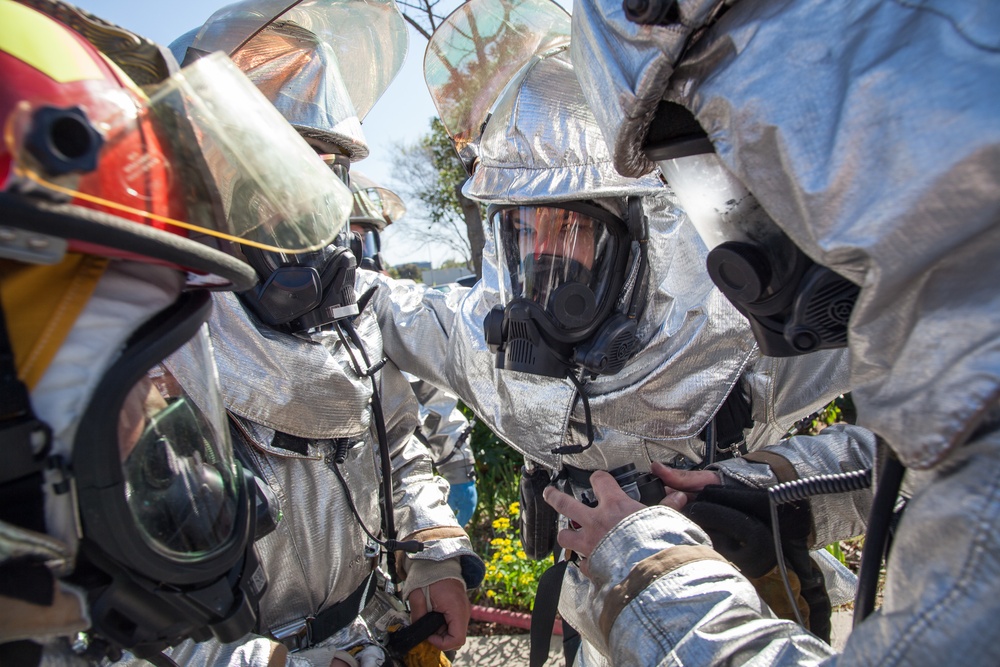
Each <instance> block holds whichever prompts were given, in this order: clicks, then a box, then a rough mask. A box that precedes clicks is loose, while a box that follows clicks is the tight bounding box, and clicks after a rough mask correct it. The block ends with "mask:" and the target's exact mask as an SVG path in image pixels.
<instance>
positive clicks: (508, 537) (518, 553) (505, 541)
mask: <svg viewBox="0 0 1000 667" xmlns="http://www.w3.org/2000/svg"><path fill="white" fill-rule="evenodd" d="M505 509H506V514H507V516H499V517H497V518H496V519H494V520H493V522H492V524H491V527H492V529H493V538H492V539H491V540H490V543H489V547H488V549H487V550H486V552H485V560H486V577H485V578H484V579H483V585H482V587H481V588H480V589H479V591H478V595H477V601H478V602H485V603H486V604H488V605H490V606H496V607H500V608H501V609H509V610H513V611H531V610H532V608H534V606H535V590H536V589H537V588H538V578H539V577H540V576H542V573H543V572H545V570H547V569H548V568H549V566H550V565H552V563H551V562H550V561H548V560H543V561H535V560H531V559H529V558H528V556H527V555H526V554H525V553H524V550H523V549H521V541H520V539H521V538H520V537H519V536H518V534H517V533H518V529H517V526H518V519H519V518H520V513H521V508H520V506H519V504H518V503H517V502H514V503H511V504H510V506H508V507H507V508H505ZM481 553H482V552H481Z"/></svg>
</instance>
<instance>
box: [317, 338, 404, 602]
mask: <svg viewBox="0 0 1000 667" xmlns="http://www.w3.org/2000/svg"><path fill="white" fill-rule="evenodd" d="M336 329H337V332H338V334H340V336H341V340H342V342H343V343H344V347H345V348H347V351H348V353H349V354H350V355H351V360H352V361H353V362H354V364H355V367H356V368H355V370H356V371H357V372H358V374H359V375H361V376H363V377H368V378H369V379H370V380H371V383H372V402H371V405H372V419H373V420H374V422H375V433H376V436H377V437H378V451H379V463H380V466H381V473H382V515H383V518H382V522H383V526H384V528H385V536H386V539H385V540H379V539H378V538H376V537H375V536H374V535H372V534H371V533H370V532H369V531H368V529H367V528H365V525H364V522H362V521H361V517H360V516H359V515H358V512H357V510H356V509H354V504H353V502H352V503H351V509H352V510H353V511H354V514H355V516H356V517H357V519H358V522H359V523H360V524H361V527H362V529H364V531H365V532H366V533H367V534H368V536H369V537H371V538H372V539H373V540H375V542H377V543H378V544H380V545H382V547H383V548H384V549H385V551H386V565H387V566H388V568H389V576H390V577H391V578H392V582H393V584H397V583H398V577H399V575H398V573H397V571H396V551H404V552H406V553H416V552H418V551H423V549H424V544H423V542H419V541H417V540H408V541H404V542H398V541H397V540H396V520H395V517H394V514H393V502H392V459H391V457H390V455H389V436H388V435H387V433H386V428H385V415H384V413H383V412H382V397H381V395H380V394H379V390H378V378H377V377H376V375H377V373H378V371H380V370H381V369H382V367H383V366H385V360H384V359H383V360H381V361H379V362H378V363H376V364H374V365H372V364H371V361H370V360H369V358H368V353H367V352H366V351H365V346H364V344H363V343H362V341H361V336H360V335H358V331H357V329H355V328H354V324H353V323H352V322H351V321H350V320H342V321H340V322H338V323H337V324H336ZM344 333H346V334H347V337H348V338H350V339H351V342H352V343H353V344H354V346H355V347H357V349H358V351H359V352H360V353H361V358H362V360H363V361H364V364H365V368H366V369H367V370H365V369H362V368H361V367H360V366H359V365H358V363H357V360H356V359H355V358H354V353H353V352H351V346H350V345H348V344H347V341H344V340H343V334H344ZM337 476H338V478H339V479H340V481H341V484H343V485H344V486H345V489H344V490H345V492H347V488H346V484H345V482H344V480H343V478H341V477H340V474H339V471H338V475H337ZM347 495H348V498H350V494H349V493H348V494H347Z"/></svg>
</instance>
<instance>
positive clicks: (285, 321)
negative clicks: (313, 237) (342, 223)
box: [240, 245, 358, 332]
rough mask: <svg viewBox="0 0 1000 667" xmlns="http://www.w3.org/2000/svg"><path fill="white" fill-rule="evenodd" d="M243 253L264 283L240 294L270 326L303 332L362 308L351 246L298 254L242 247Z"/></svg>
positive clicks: (349, 314)
mask: <svg viewBox="0 0 1000 667" xmlns="http://www.w3.org/2000/svg"><path fill="white" fill-rule="evenodd" d="M244 254H245V255H246V258H247V261H248V262H249V263H250V265H251V266H252V267H253V268H254V269H255V270H256V271H257V275H259V276H260V283H258V285H257V286H256V287H254V288H253V289H251V290H248V291H246V292H242V293H241V294H240V298H242V299H243V302H244V303H245V304H246V305H247V307H248V308H249V309H250V310H251V311H252V312H253V313H254V315H256V316H257V317H258V318H259V319H260V320H261V322H263V323H264V324H266V325H267V326H269V327H273V328H275V329H278V330H281V331H286V332H301V331H308V330H310V329H315V328H317V327H321V326H323V325H325V324H330V323H331V322H335V321H337V320H340V319H343V318H345V317H353V316H354V315H357V314H358V303H357V302H358V299H357V293H356V292H355V290H354V278H355V273H356V271H357V260H356V259H355V257H354V253H353V252H352V251H351V249H350V248H349V247H344V246H340V245H329V246H327V247H325V248H323V249H321V250H316V251H311V252H305V253H299V254H294V255H286V254H283V253H278V252H271V251H266V250H260V249H258V248H244Z"/></svg>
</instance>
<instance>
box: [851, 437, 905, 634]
mask: <svg viewBox="0 0 1000 667" xmlns="http://www.w3.org/2000/svg"><path fill="white" fill-rule="evenodd" d="M885 451H886V452H887V453H888V458H887V459H886V462H885V465H884V466H883V467H882V474H881V476H880V477H879V480H878V488H876V489H875V498H874V499H873V500H872V509H871V513H870V514H869V516H868V530H867V531H866V533H865V546H864V547H863V548H862V549H861V573H860V575H859V576H858V592H857V594H856V596H855V598H854V627H858V625H860V624H861V622H862V621H864V620H865V619H866V618H867V617H868V615H869V614H871V613H872V611H873V610H874V609H875V593H876V589H877V588H878V577H879V571H880V570H881V569H882V559H883V558H885V557H887V556H888V555H889V554H888V553H887V552H888V549H887V547H888V543H889V534H890V527H891V525H892V516H893V507H894V506H895V504H896V498H897V497H898V496H899V487H900V485H901V484H902V483H903V473H905V472H906V468H905V466H903V464H902V463H900V461H899V459H898V458H896V455H895V454H894V453H893V452H892V450H891V449H889V448H888V447H886V448H885Z"/></svg>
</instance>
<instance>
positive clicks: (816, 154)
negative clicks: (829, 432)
mask: <svg viewBox="0 0 1000 667" xmlns="http://www.w3.org/2000/svg"><path fill="white" fill-rule="evenodd" d="M683 5H684V3H683V2H682V3H681V6H682V7H683ZM613 6H616V3H614V2H612V1H610V0H600V1H599V2H596V3H595V2H591V1H590V0H581V2H578V3H577V8H578V11H575V12H574V16H575V17H579V18H581V23H580V25H581V26H583V28H582V29H581V30H580V31H579V32H577V33H576V34H575V36H574V47H575V48H576V47H579V49H580V50H579V53H580V54H588V55H587V56H586V60H584V59H583V58H580V59H578V60H577V61H576V62H578V63H580V64H581V66H583V67H588V69H589V71H588V73H587V75H586V77H583V76H581V78H582V79H583V78H586V80H585V89H586V92H587V95H588V97H589V98H590V99H591V100H592V101H594V103H595V105H596V104H597V102H598V101H600V103H601V104H604V105H607V104H608V103H609V101H610V100H615V99H617V98H615V97H614V96H613V95H612V94H611V93H610V91H611V90H614V89H616V88H617V87H618V86H620V85H622V82H623V81H627V80H632V79H630V77H632V76H635V75H637V74H638V72H639V70H638V69H632V70H629V69H624V70H619V72H618V73H613V72H612V71H611V70H610V68H608V67H607V62H608V61H606V60H604V59H603V56H602V54H603V55H606V56H608V57H609V58H613V57H614V54H615V53H616V52H622V51H624V52H626V53H633V54H635V53H639V52H645V54H646V55H647V56H649V57H655V56H658V55H659V54H658V53H655V52H654V50H653V49H649V48H645V47H644V46H643V45H642V44H641V43H640V41H639V40H637V39H633V38H630V37H629V36H628V31H629V30H633V31H634V32H635V34H636V35H647V36H648V35H651V34H655V35H657V36H658V37H660V38H667V37H669V36H670V35H671V34H673V33H675V32H676V30H675V29H674V28H672V27H671V28H638V27H634V26H633V27H632V28H628V26H627V24H626V23H624V22H625V19H624V17H623V16H622V15H621V13H620V10H615V9H613ZM615 11H618V14H617V15H616V14H615ZM602 13H603V14H604V16H605V19H600V18H596V17H599V15H600V14H602ZM587 17H590V18H588V19H587V20H586V21H584V20H582V19H584V18H587ZM588 25H589V27H588ZM574 28H576V25H574ZM997 35H1000V8H998V6H997V5H996V4H995V3H991V2H988V1H982V2H947V3H946V2H937V1H934V0H931V1H928V2H921V3H899V2H888V3H881V2H874V1H870V2H860V3H853V4H849V5H840V6H837V7H833V6H830V5H828V4H826V3H822V2H808V1H794V0H793V1H790V2H783V3H763V2H749V1H746V0H743V1H741V2H739V3H736V4H735V5H734V6H733V7H732V8H731V9H729V11H728V12H727V13H726V14H725V15H724V16H723V17H722V18H721V19H720V20H719V22H718V23H717V24H716V25H715V26H714V27H713V28H711V29H710V30H708V31H707V32H706V33H705V34H704V35H703V36H702V38H701V39H700V40H699V41H698V42H697V43H696V44H694V45H693V46H692V48H691V51H690V52H689V53H688V54H687V55H686V57H685V59H684V62H683V63H682V64H681V65H680V66H679V67H678V68H677V72H676V75H675V79H674V80H673V81H672V83H671V87H670V90H669V91H667V98H668V99H670V100H672V101H676V102H680V103H681V104H684V105H685V106H687V107H688V108H689V109H691V110H692V111H693V112H694V113H695V115H696V116H697V118H698V120H699V121H700V122H701V124H702V125H703V127H704V128H705V129H706V131H707V132H708V134H709V136H710V138H711V139H712V141H713V143H714V145H715V147H716V149H717V151H718V153H719V155H720V157H721V158H722V160H723V161H724V162H725V163H726V165H727V166H728V167H729V168H730V169H731V170H732V171H733V172H734V173H735V174H736V175H737V176H738V177H739V178H740V179H741V180H742V181H743V182H744V183H745V184H746V185H747V187H748V188H749V190H750V191H751V192H752V193H753V194H754V195H755V196H756V197H757V199H758V201H760V203H761V204H762V205H763V206H764V207H765V208H766V209H767V210H768V212H769V213H770V214H771V215H772V216H773V217H774V219H775V221H776V222H777V223H778V224H779V225H780V226H781V227H782V228H783V229H784V230H785V231H786V232H787V233H788V234H789V236H791V237H792V240H793V241H795V242H796V243H797V244H798V245H799V246H800V247H802V248H803V249H804V250H805V251H806V252H807V253H808V254H809V255H810V256H812V257H813V258H814V259H816V260H817V261H819V262H820V263H822V264H824V265H827V266H830V267H832V268H834V269H835V270H837V271H838V272H840V273H842V274H843V275H845V276H847V277H849V278H851V279H852V280H855V281H856V282H858V283H859V284H861V285H862V292H861V297H860V299H859V301H858V303H857V304H856V306H855V310H854V313H853V316H852V320H851V329H850V332H849V353H850V355H851V366H852V377H851V381H852V385H854V391H853V396H854V400H855V402H856V404H857V407H858V413H859V421H860V422H861V423H863V424H865V425H866V426H869V427H870V428H872V429H873V430H874V431H876V432H878V433H879V434H880V435H882V436H883V437H885V438H886V440H887V441H888V444H889V445H890V446H891V447H892V448H893V449H894V450H895V451H896V452H897V453H898V454H899V455H900V457H901V458H902V460H903V461H904V462H905V463H906V464H907V466H908V467H910V468H911V470H910V471H909V472H908V473H907V478H906V480H904V487H909V489H908V491H909V493H911V494H912V497H911V500H910V501H909V503H908V505H907V509H906V512H905V514H904V515H903V518H902V521H901V522H900V524H899V527H898V530H897V531H896V533H895V536H894V540H893V547H892V551H891V553H890V558H889V563H888V569H887V576H886V587H885V590H884V600H883V602H882V606H881V608H880V609H879V610H877V611H876V612H875V613H874V614H873V615H871V616H870V617H869V618H868V619H866V620H865V622H864V623H862V624H860V625H859V626H858V627H856V628H854V629H853V631H852V633H851V635H850V637H849V639H848V641H847V644H846V645H845V647H844V650H843V651H842V653H841V654H840V655H834V654H832V653H831V652H830V651H829V649H828V648H825V647H822V646H817V642H816V640H815V638H814V637H812V636H811V635H809V634H808V633H806V632H804V631H803V630H801V629H799V628H796V627H795V626H793V625H790V624H787V623H783V624H781V625H777V624H775V622H774V621H771V620H770V619H769V615H768V614H767V613H766V612H764V611H762V610H759V609H756V608H755V603H754V601H753V599H752V598H748V597H747V596H746V593H747V588H746V585H747V582H746V581H745V579H743V578H742V577H740V576H739V575H738V574H737V573H736V571H735V570H732V569H731V568H730V569H729V570H728V571H725V568H724V566H721V565H720V564H718V563H714V562H711V563H710V562H707V561H694V560H689V561H688V562H687V563H685V564H683V565H681V566H679V567H677V568H675V569H673V570H672V571H671V572H670V575H669V576H663V577H660V578H659V579H657V580H655V581H653V582H651V583H649V585H648V586H646V587H645V588H642V589H641V592H640V593H639V594H637V595H636V596H635V597H634V598H633V600H632V602H631V603H630V604H628V605H626V606H625V607H624V608H623V609H622V610H621V613H620V614H619V615H618V616H617V617H616V618H614V619H606V622H605V625H604V626H603V627H605V628H607V629H608V632H607V633H606V635H605V637H606V638H607V640H608V646H607V648H608V651H609V653H610V654H611V655H612V656H613V660H614V663H615V664H664V663H666V664H676V662H677V661H679V662H683V663H684V664H705V665H709V664H718V663H722V662H732V661H733V656H742V657H743V658H744V659H745V661H746V662H747V663H761V664H768V665H779V666H783V665H815V664H824V665H838V666H841V667H846V666H847V665H852V666H853V665H873V664H894V665H903V664H906V665H937V664H941V663H945V662H948V661H954V659H955V658H954V656H956V655H960V656H961V661H962V662H963V663H967V664H983V665H985V664H997V663H998V662H1000V645H998V644H997V642H996V640H995V637H994V634H993V631H992V628H991V627H989V621H987V620H986V619H992V618H996V617H997V615H998V613H1000V608H998V599H1000V595H998V591H1000V541H998V538H997V535H998V533H997V529H998V527H1000V488H998V482H997V474H998V473H1000V428H998V424H1000V421H998V418H997V413H998V404H997V396H998V393H1000V356H998V352H1000V345H998V342H997V341H998V335H997V333H998V317H997V312H998V308H997V305H998V304H997V298H998V297H997V293H996V289H995V287H994V286H995V285H996V284H997V279H998V277H1000V276H998V275H997V268H996V266H997V265H996V262H995V257H996V255H997V248H998V244H1000V235H998V229H1000V228H998V226H997V224H996V221H997V219H998V217H1000V197H998V195H997V193H998V192H1000V188H998V187H997V185H998V184H997V178H998V174H1000V170H998V168H997V166H998V164H1000V150H998V146H1000V116H998V115H997V113H996V109H997V108H998V104H1000V93H998V90H997V87H996V86H990V85H984V82H986V81H995V80H997V78H998V73H1000V50H998V45H1000V42H998V38H997ZM585 42H586V44H585ZM619 42H624V43H619ZM576 54H577V52H574V56H575V55H576ZM585 63H586V64H585ZM591 63H595V64H594V65H591ZM670 69H671V70H672V65H671V67H670ZM667 76H669V73H668V74H666V75H665V76H663V80H662V82H665V80H666V78H667ZM614 78H618V79H619V81H612V79H614ZM588 82H589V83H588ZM662 82H661V84H662ZM600 115H601V117H602V119H603V121H604V122H607V120H608V118H609V117H610V114H605V113H604V110H602V111H601V112H600ZM804 121H806V122H804ZM604 131H605V134H606V136H608V137H609V141H612V142H613V143H614V145H615V146H616V155H622V154H625V153H628V152H629V151H631V152H632V154H635V153H636V152H637V151H638V150H639V147H640V144H641V141H642V139H643V136H644V132H643V131H632V130H630V129H628V127H627V123H625V122H620V121H614V120H612V121H611V122H610V123H607V124H606V125H605V126H604ZM624 146H630V147H629V148H624ZM619 165H620V166H622V165H621V161H620V162H619ZM824 435H825V433H824ZM821 437H823V436H821ZM795 444H796V443H794V442H789V443H788V445H789V446H790V447H794V445H795ZM799 449H800V450H801V451H800V452H796V453H792V452H789V451H787V450H786V451H785V452H784V453H785V454H790V455H798V457H799V461H800V462H801V463H802V464H804V465H806V466H807V467H808V466H812V465H816V463H817V461H818V455H819V452H818V451H812V450H808V451H807V450H805V449H804V448H799ZM915 469H918V470H915ZM732 472H733V473H734V474H737V475H739V474H742V472H744V471H740V470H736V469H735V468H733V469H732ZM907 482H908V483H907ZM815 500H816V499H814V502H815ZM691 530H693V527H692V525H691V524H690V523H689V522H687V521H686V520H685V519H684V518H682V517H680V516H678V515H676V514H675V513H672V512H670V511H669V510H659V509H655V510H647V511H646V513H639V514H636V515H633V517H630V518H629V519H628V520H626V521H625V522H623V523H622V524H620V525H619V526H618V527H617V528H616V529H615V530H614V531H612V532H611V533H610V534H609V535H608V536H607V538H606V540H605V541H604V542H603V543H602V544H601V545H600V546H599V547H598V549H597V550H596V551H595V552H594V553H593V554H592V555H591V558H590V572H591V575H592V577H594V580H595V588H594V589H593V591H592V594H593V597H591V598H589V599H588V603H589V604H590V605H591V606H590V608H591V609H593V608H597V609H600V608H601V606H602V604H601V603H602V602H603V600H604V599H605V597H604V595H605V594H606V592H607V591H608V590H609V586H611V585H614V584H616V583H618V582H621V581H622V580H623V579H624V578H625V577H626V576H627V573H628V571H629V570H630V568H632V567H633V566H635V565H636V564H637V563H639V562H640V561H642V560H643V559H645V558H648V557H649V556H650V555H651V554H652V553H653V552H654V551H655V552H656V553H657V554H659V553H670V552H671V551H672V550H674V549H675V548H677V546H678V545H689V544H693V543H695V542H698V543H701V544H705V543H706V542H705V540H703V539H702V538H700V537H696V538H695V539H694V541H693V542H692V541H691V532H690V531H691ZM661 550H662V551H661ZM709 580H710V581H711V582H712V590H708V589H707V588H704V587H703V582H706V581H709ZM593 623H595V624H597V623H600V619H594V620H593ZM650 633H652V634H656V635H657V636H659V637H667V636H669V638H670V639H669V641H667V642H664V643H660V645H658V646H655V645H654V644H658V643H659V642H654V641H651V640H650V639H649V635H650ZM674 656H676V660H675V658H674ZM672 661H674V662H672Z"/></svg>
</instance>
